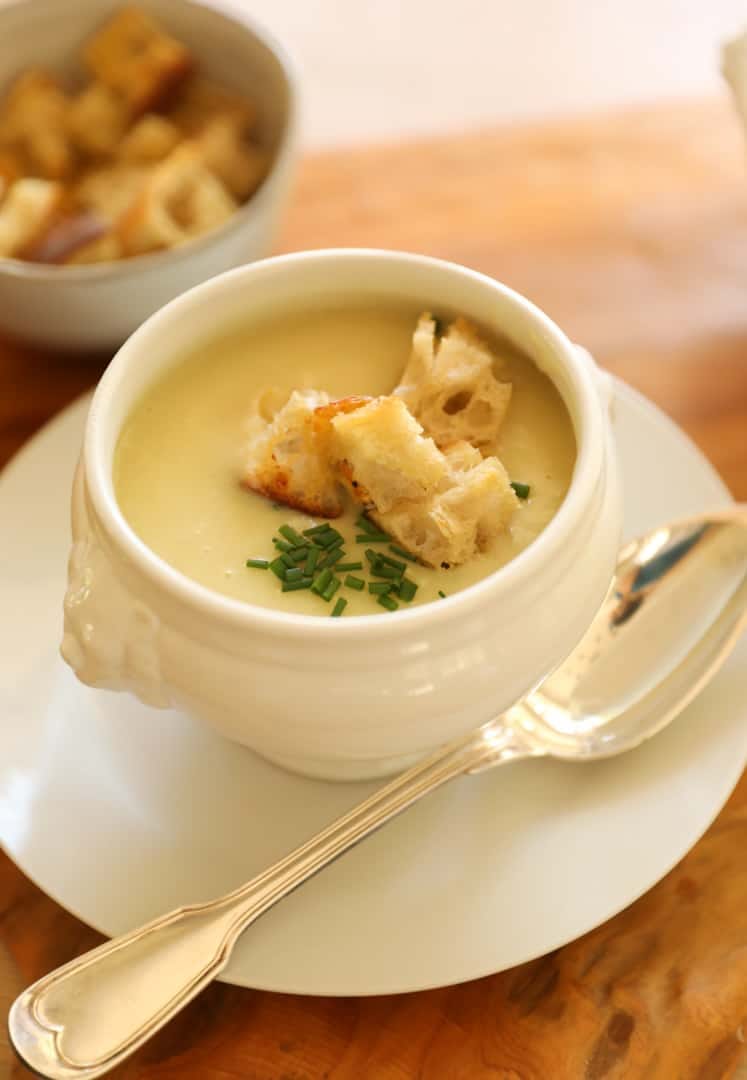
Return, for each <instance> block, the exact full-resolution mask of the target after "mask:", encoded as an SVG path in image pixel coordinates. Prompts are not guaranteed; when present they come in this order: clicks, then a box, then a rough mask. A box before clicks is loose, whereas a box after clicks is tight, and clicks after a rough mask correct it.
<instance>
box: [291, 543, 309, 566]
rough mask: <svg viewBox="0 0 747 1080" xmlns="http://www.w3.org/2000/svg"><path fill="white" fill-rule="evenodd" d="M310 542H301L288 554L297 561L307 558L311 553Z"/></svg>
mask: <svg viewBox="0 0 747 1080" xmlns="http://www.w3.org/2000/svg"><path fill="white" fill-rule="evenodd" d="M310 546H311V545H310V544H299V545H298V547H294V548H291V549H290V551H289V552H288V554H289V555H290V557H291V559H295V560H296V562H300V561H301V560H302V559H305V558H306V556H307V555H308V553H309V548H310Z"/></svg>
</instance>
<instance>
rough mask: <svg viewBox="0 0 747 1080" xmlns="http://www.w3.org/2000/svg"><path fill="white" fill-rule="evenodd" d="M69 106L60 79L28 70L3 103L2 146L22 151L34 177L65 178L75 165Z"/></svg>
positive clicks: (0, 119)
mask: <svg viewBox="0 0 747 1080" xmlns="http://www.w3.org/2000/svg"><path fill="white" fill-rule="evenodd" d="M68 108H69V102H68V99H67V97H66V96H65V94H64V92H63V90H62V89H61V87H60V85H59V84H58V82H57V80H56V79H54V78H53V77H52V76H51V75H48V74H47V73H46V72H44V71H37V70H31V71H26V72H24V74H23V75H20V76H19V77H18V78H17V79H16V80H15V82H14V83H13V84H12V85H11V87H10V89H9V90H8V93H7V94H6V95H5V98H4V99H3V101H2V102H1V103H0V147H2V148H4V149H5V150H10V151H16V152H17V153H20V154H22V155H23V156H24V158H25V159H26V165H27V168H28V170H29V172H30V173H31V175H33V176H41V177H43V178H45V179H49V180H63V179H65V178H66V177H67V176H69V175H70V174H71V173H72V171H73V169H74V167H75V153H74V149H73V146H72V144H71V142H70V139H69V137H68V134H67V125H66V121H67V113H68Z"/></svg>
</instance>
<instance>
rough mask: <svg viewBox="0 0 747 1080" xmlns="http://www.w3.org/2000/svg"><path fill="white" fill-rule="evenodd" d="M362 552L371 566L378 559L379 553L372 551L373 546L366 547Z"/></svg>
mask: <svg viewBox="0 0 747 1080" xmlns="http://www.w3.org/2000/svg"><path fill="white" fill-rule="evenodd" d="M363 554H364V555H365V556H366V558H367V559H368V561H369V562H370V563H371V565H372V566H373V565H374V564H375V563H377V562H378V561H379V558H380V555H379V553H378V551H374V550H373V548H366V550H365V551H364V552H363Z"/></svg>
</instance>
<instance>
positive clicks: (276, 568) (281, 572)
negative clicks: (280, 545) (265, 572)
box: [270, 556, 288, 581]
mask: <svg viewBox="0 0 747 1080" xmlns="http://www.w3.org/2000/svg"><path fill="white" fill-rule="evenodd" d="M287 569H288V567H287V566H286V565H285V563H284V562H283V559H282V556H280V557H279V558H277V559H273V560H272V562H271V563H270V570H272V572H273V574H274V575H275V577H279V578H280V580H281V581H285V574H286V571H287Z"/></svg>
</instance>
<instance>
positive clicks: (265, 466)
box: [242, 390, 342, 518]
mask: <svg viewBox="0 0 747 1080" xmlns="http://www.w3.org/2000/svg"><path fill="white" fill-rule="evenodd" d="M272 397H273V395H268V394H263V395H261V396H260V397H259V398H258V399H257V400H256V401H255V402H254V403H253V407H252V413H251V416H250V418H249V421H248V423H247V429H246V433H247V442H246V447H247V449H246V461H245V462H244V471H243V475H242V483H243V485H244V486H245V487H247V488H249V489H250V490H251V491H256V492H258V493H259V494H260V495H266V496H267V497H268V498H269V499H274V500H275V502H281V503H285V504H286V505H287V506H292V507H294V509H296V510H303V511H305V512H306V513H307V514H314V515H316V516H317V517H327V518H334V517H339V515H340V514H341V513H342V501H341V499H340V488H339V484H338V480H337V476H336V474H335V472H334V470H333V468H332V465H331V463H330V460H329V456H328V454H327V452H326V449H327V448H326V433H325V431H324V430H323V429H322V428H320V427H319V425H318V424H317V423H315V417H314V414H315V410H316V409H318V408H320V407H322V406H326V405H327V404H328V403H329V397H328V395H327V394H325V393H324V392H323V391H320V390H294V391H293V393H292V394H291V395H290V397H288V398H287V400H286V401H285V403H284V404H283V405H282V407H280V408H277V409H275V408H274V407H273V404H272V401H271V398H272ZM268 399H270V400H268Z"/></svg>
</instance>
